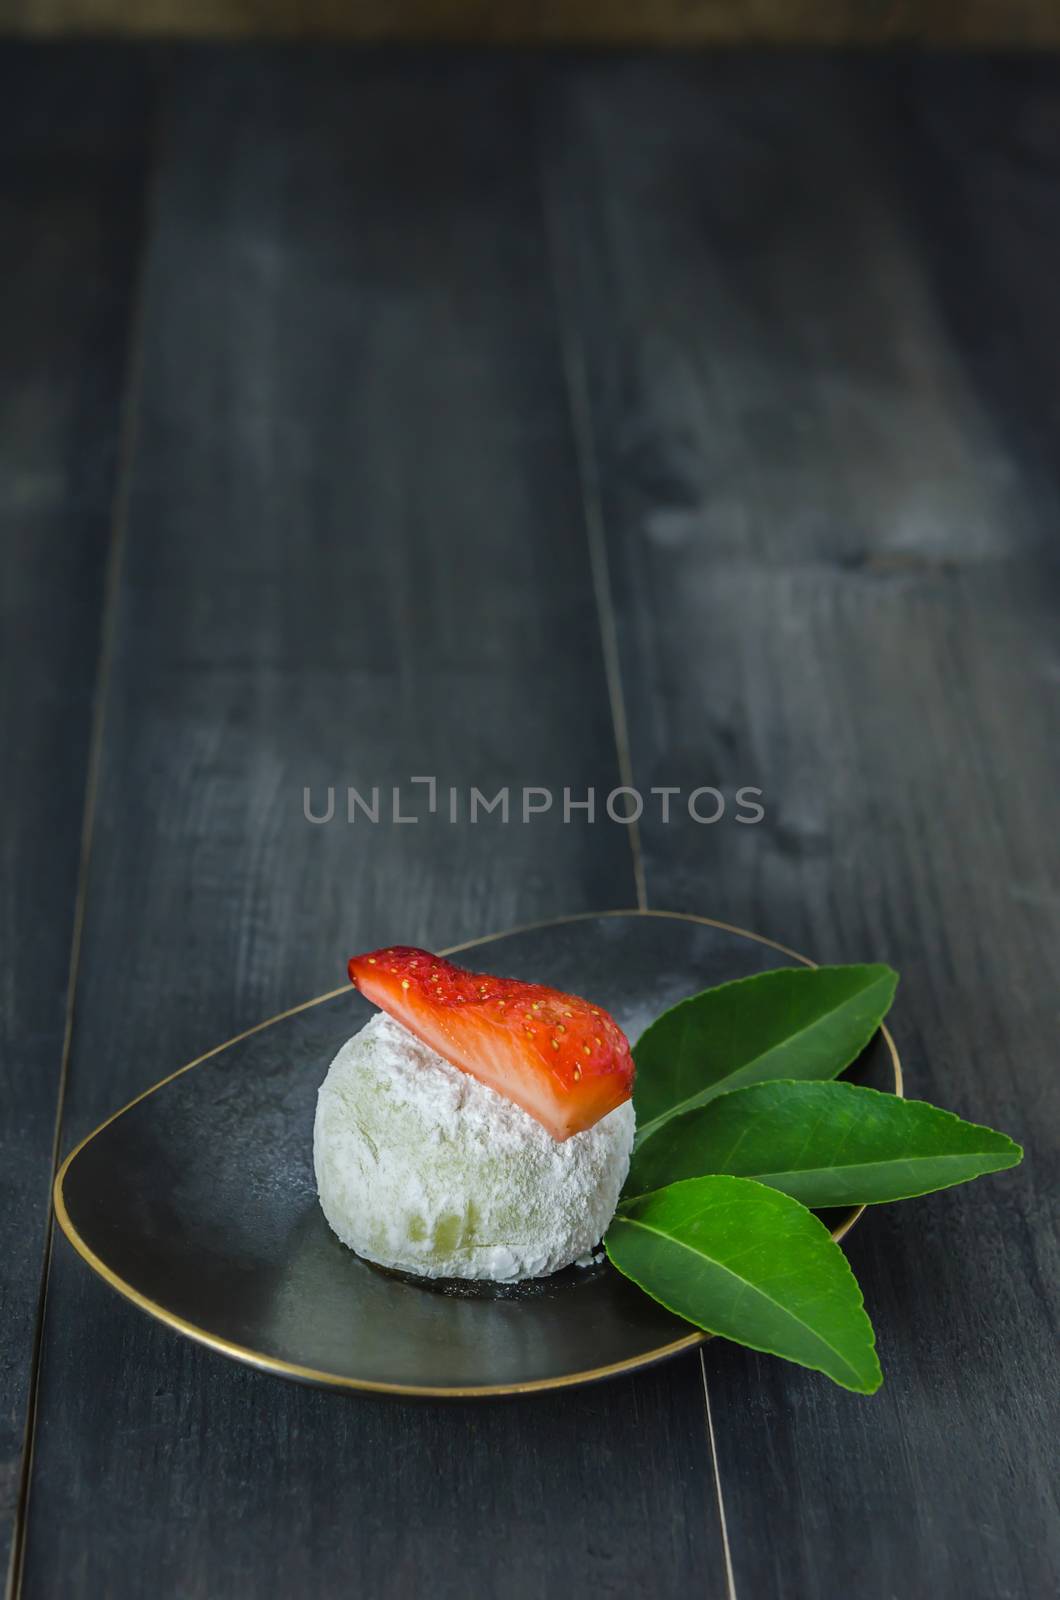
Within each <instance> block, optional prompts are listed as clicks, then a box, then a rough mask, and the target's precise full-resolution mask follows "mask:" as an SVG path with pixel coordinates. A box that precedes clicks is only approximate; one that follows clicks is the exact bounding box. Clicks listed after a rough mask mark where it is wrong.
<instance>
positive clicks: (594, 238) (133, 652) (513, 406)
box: [0, 45, 1060, 1600]
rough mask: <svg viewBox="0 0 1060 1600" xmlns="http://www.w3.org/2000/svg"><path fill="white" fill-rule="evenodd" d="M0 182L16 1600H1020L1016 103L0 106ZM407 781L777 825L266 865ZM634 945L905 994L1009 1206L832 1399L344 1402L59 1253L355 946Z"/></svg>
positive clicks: (672, 59)
mask: <svg viewBox="0 0 1060 1600" xmlns="http://www.w3.org/2000/svg"><path fill="white" fill-rule="evenodd" d="M0 133H2V137H0V168H2V174H3V183H2V200H0V252H2V254H0V259H2V262H3V294H2V296H0V526H2V530H3V557H2V563H3V564H2V572H3V579H4V586H3V599H2V616H3V623H4V640H5V650H6V671H5V674H4V681H3V699H2V705H0V713H2V728H3V750H4V762H5V769H4V780H5V781H4V782H3V784H2V785H0V810H2V821H3V840H4V844H3V855H2V858H0V885H2V890H3V902H2V904H3V920H2V922H0V933H2V940H3V949H2V968H0V971H2V984H3V991H2V992H3V1005H2V1024H0V1026H2V1063H0V1070H2V1074H3V1080H2V1082H3V1094H4V1103H5V1117H4V1121H3V1131H2V1136H0V1138H2V1144H0V1156H2V1173H3V1178H2V1185H3V1195H4V1206H3V1210H2V1213H0V1227H2V1229H3V1235H2V1249H0V1275H2V1290H3V1296H4V1321H3V1327H2V1333H0V1341H2V1342H0V1363H2V1385H3V1387H2V1408H0V1473H2V1479H0V1482H2V1485H3V1498H2V1522H0V1532H2V1537H3V1543H4V1553H5V1554H7V1553H8V1552H9V1553H10V1558H11V1571H12V1593H13V1594H15V1595H18V1594H21V1595H24V1596H25V1597H26V1600H40V1597H45V1596H48V1597H51V1596H63V1597H75V1596H76V1597H82V1596H83V1597H90V1600H97V1597H99V1596H104V1595H106V1596H114V1597H120V1600H125V1597H129V1600H140V1597H142V1596H144V1595H148V1594H150V1595H152V1596H156V1595H157V1596H165V1597H170V1596H181V1597H184V1596H187V1597H200V1596H201V1597H208V1600H219V1597H224V1600H232V1597H243V1596H259V1595H260V1596H264V1595H317V1596H333V1595H335V1596H337V1595H345V1594H347V1593H348V1594H355V1595H365V1596H370V1597H372V1600H374V1597H377V1596H392V1595H406V1594H407V1595H427V1596H431V1597H436V1596H437V1597H449V1596H452V1597H454V1600H456V1597H464V1596H468V1595H474V1596H479V1595H482V1596H487V1595H501V1594H503V1595H505V1596H512V1597H531V1596H534V1597H536V1596H551V1595H555V1594H560V1595H563V1594H571V1595H597V1594H605V1595H623V1596H625V1595H629V1596H633V1595H651V1596H659V1597H669V1596H674V1597H678V1596H680V1597H684V1596H687V1595H704V1596H708V1597H722V1596H727V1595H729V1596H731V1595H733V1594H736V1595H739V1596H740V1597H741V1600H746V1597H752V1596H753V1597H756V1600H757V1597H765V1600H770V1597H773V1596H785V1597H792V1600H796V1597H797V1600H818V1597H820V1600H826V1597H827V1600H836V1597H842V1600H846V1597H851V1596H858V1597H871V1600H889V1597H891V1596H903V1597H906V1596H924V1597H931V1600H938V1597H950V1596H952V1597H955V1600H956V1597H960V1600H1001V1597H1005V1596H1020V1597H1023V1596H1030V1597H1035V1600H1037V1597H1039V1596H1045V1595H1046V1594H1052V1593H1054V1592H1055V1590H1056V1585H1057V1581H1058V1578H1060V1550H1058V1543H1060V1541H1058V1521H1057V1508H1056V1484H1057V1478H1058V1474H1057V1462H1056V1458H1055V1446H1056V1441H1057V1438H1058V1437H1060V1419H1058V1416H1057V1410H1056V1398H1057V1349H1056V1299H1057V1268H1058V1264H1060V1252H1058V1248H1057V1241H1056V1236H1055V1231H1054V1223H1055V1211H1053V1210H1052V1209H1051V1197H1050V1190H1051V1183H1052V1180H1054V1179H1055V1174H1056V1169H1055V1144H1054V1136H1055V1133H1056V1128H1057V1122H1058V1098H1060V1097H1058V1089H1057V1083H1058V1076H1057V1065H1056V1033H1057V1027H1056V1025H1057V1012H1058V988H1057V976H1058V972H1057V969H1058V959H1057V933H1058V926H1060V882H1058V870H1057V869H1058V856H1057V848H1056V823H1057V807H1056V795H1057V785H1058V782H1060V747H1058V739H1057V732H1058V728H1057V719H1056V700H1057V691H1058V684H1060V648H1058V646H1060V637H1058V630H1057V601H1058V590H1060V582H1058V576H1060V574H1058V563H1057V550H1058V545H1057V535H1058V531H1060V453H1058V446H1060V63H1057V62H1056V61H1054V60H1044V59H1043V60H1040V61H1033V60H1030V59H1027V60H987V59H965V60H960V59H945V58H916V57H907V58H869V57H861V58H842V57H813V56H804V55H800V56H794V57H784V56H783V55H768V56H767V55H759V56H755V55H739V54H736V55H722V56H718V57H715V58H709V57H703V58H696V57H683V58H682V57H676V56H645V57H638V58H630V57H623V56H612V57H608V56H601V57H596V58H593V57H562V58H561V57H553V58H546V57H535V56H532V55H496V56H491V55H489V54H486V53H483V54H460V53H456V54H454V53H444V52H439V53H433V54H431V53H419V54H415V53H413V54H402V53H400V52H382V53H373V52H371V51H354V50H351V51H345V50H341V49H337V48H335V49H328V48H320V49H313V50H300V49H298V50H296V49H282V48H268V49H265V48H261V49H258V48H243V49H226V48H215V49H207V48H201V49H200V48H181V49H165V48H159V49H154V48H150V47H143V48H124V47H119V46H73V47H63V48H52V47H28V46H15V45H7V46H4V47H3V49H2V51H0ZM416 773H421V774H422V773H435V774H437V775H438V776H439V779H440V781H441V782H443V783H446V784H454V785H458V786H460V787H461V788H463V789H464V790H466V788H467V786H468V785H470V784H476V785H479V786H482V787H483V788H484V789H485V790H486V792H487V793H492V792H493V791H494V790H495V789H496V788H497V787H498V786H499V785H501V784H504V783H510V784H513V785H521V784H524V783H532V784H541V785H553V786H556V787H560V786H562V785H568V786H570V787H572V788H573V789H575V790H578V791H583V790H584V789H585V788H586V787H587V786H588V785H590V784H594V785H596V786H597V787H598V788H599V789H601V790H603V791H606V790H607V789H610V788H611V787H613V786H614V785H615V784H617V783H619V782H621V781H623V780H625V781H627V782H629V781H632V782H635V783H636V784H637V785H638V786H639V787H641V788H642V789H644V790H647V789H648V788H649V787H650V786H651V785H663V784H671V785H682V786H684V788H685V789H686V791H687V790H688V789H689V788H693V787H695V786H696V785H697V784H715V785H718V786H719V787H721V788H723V789H725V790H727V791H728V792H730V793H731V791H732V790H733V789H734V788H735V787H736V786H738V785H739V784H748V785H757V786H759V787H761V788H762V789H763V791H764V797H765V799H764V803H765V806H766V813H767V814H766V818H765V821H764V822H763V823H762V824H760V825H759V826H757V827H738V826H733V825H732V824H731V823H730V822H728V821H725V822H723V823H721V824H718V825H716V826H714V827H704V826H697V825H696V824H695V823H693V822H691V821H689V819H688V818H687V816H686V817H684V818H683V819H681V818H680V817H679V816H678V815H677V814H675V817H674V819H673V820H672V821H671V822H670V823H669V824H668V825H663V824H662V823H661V822H660V821H659V819H658V812H657V810H654V811H650V812H648V813H646V815H645V818H644V819H643V821H642V823H641V826H640V829H639V838H634V839H631V838H630V836H629V833H628V831H627V830H626V829H623V828H621V827H618V826H615V825H613V824H603V825H601V824H597V825H595V826H592V827H590V826H588V825H587V824H584V823H577V822H576V823H571V824H568V825H564V824H563V822H562V819H561V818H560V817H558V816H556V815H552V816H550V817H546V818H541V819H539V820H537V821H535V822H534V823H533V824H532V825H527V826H509V827H507V828H504V827H502V826H480V827H477V828H471V827H469V826H463V827H460V826H457V827H454V826H451V825H450V824H448V822H447V821H446V819H445V817H444V815H440V816H438V817H436V818H434V819H427V820H426V821H425V822H423V823H421V824H419V825H416V826H382V825H380V826H379V827H377V828H375V829H367V828H365V827H364V826H357V825H355V826H353V827H350V826H347V825H345V824H342V823H335V824H334V825H329V826H322V827H313V826H311V825H309V824H307V822H306V821H305V820H304V818H303V815H302V800H303V789H304V787H305V786H306V785H314V786H317V789H318V792H320V790H321V788H322V786H324V785H327V784H329V783H335V784H339V785H344V784H347V783H353V784H357V785H359V786H361V787H362V788H366V787H368V786H370V785H372V784H373V783H380V784H384V785H385V784H389V783H395V782H400V781H401V780H407V779H408V777H409V776H410V775H412V774H416ZM631 843H632V844H633V845H634V846H635V849H634V850H632V851H631V848H630V846H631ZM638 898H640V899H641V901H642V902H644V903H646V904H648V905H650V906H652V907H663V908H668V909H674V910H687V911H697V912H702V913H705V914H707V915H711V916H716V917H721V918H725V919H728V920H731V921H734V922H736V923H739V924H741V925H743V926H746V927H751V928H754V929H756V930H758V931H760V932H763V933H766V934H769V935H771V936H773V937H774V938H778V939H781V940H783V941H785V942H787V943H788V944H791V945H793V946H795V947H796V948H798V949H802V950H805V951H808V952H809V953H811V954H813V955H815V956H816V957H818V958H821V959H828V960H855V959H862V960H873V959H886V960H889V961H892V962H893V963H894V964H895V965H897V966H898V967H899V968H901V970H902V973H903V984H902V988H901V992H900V998H899V1003H898V1006H897V1009H896V1012H895V1019H894V1025H895V1033H896V1036H897V1039H898V1043H899V1046H900V1048H901V1050H902V1052H903V1055H904V1058H905V1064H906V1071H907V1077H908V1090H909V1092H910V1093H911V1094H912V1095H923V1096H924V1097H926V1098H930V1099H935V1100H937V1101H939V1102H941V1103H942V1104H945V1105H948V1106H952V1107H953V1108H954V1109H955V1110H957V1111H960V1112H962V1113H963V1114H965V1115H967V1116H971V1117H973V1118H976V1119H980V1120H986V1121H989V1122H992V1123H995V1124H996V1125H998V1126H1000V1127H1003V1128H1005V1129H1006V1130H1007V1131H1009V1132H1010V1133H1012V1134H1013V1135H1015V1136H1016V1137H1017V1138H1019V1139H1021V1140H1023V1141H1024V1142H1025V1143H1026V1145H1027V1150H1028V1159H1027V1162H1026V1164H1025V1166H1024V1167H1023V1169H1022V1170H1021V1171H1020V1172H1018V1173H1015V1174H1008V1175H1006V1176H1003V1177H1001V1178H997V1179H991V1180H989V1181H986V1182H984V1183H982V1184H980V1185H978V1186H973V1187H971V1188H968V1189H962V1190H957V1191H954V1192H951V1193H949V1194H944V1195H940V1196H936V1197H934V1198H932V1199H929V1200H924V1201H920V1202H910V1203H908V1204H906V1205H904V1206H901V1207H895V1208H891V1209H889V1210H884V1211H881V1212H879V1213H878V1214H874V1215H871V1216H870V1217H869V1218H867V1219H866V1221H865V1222H864V1223H863V1224H862V1225H861V1227H860V1228H858V1229H857V1230H856V1231H855V1233H854V1234H853V1235H852V1236H851V1239H850V1242H849V1249H850V1255H851V1258H852V1260H853V1262H854V1265H855V1267H856V1270H857V1271H858V1273H859V1275H860V1277H861V1280H862V1282H863V1284H864V1287H865V1291H866V1296H867V1300H868V1303H869V1305H870V1308H871V1310H872V1312H873V1314H874V1317H875V1320H876V1324H877V1328H878V1333H879V1340H880V1347H881V1353H882V1359H883V1364H884V1368H885V1371H886V1375H887V1382H886V1384H885V1387H884V1388H883V1390H882V1391H881V1392H880V1394H879V1395H878V1396H877V1397H876V1398H874V1399H872V1400H863V1399H858V1398H855V1397H854V1396H852V1395H849V1394H847V1393H844V1392H841V1391H840V1390H838V1389H835V1388H833V1387H831V1386H830V1385H829V1384H828V1383H827V1382H826V1381H825V1380H823V1379H821V1378H819V1377H816V1376H813V1375H811V1374H809V1373H805V1372H803V1371H801V1370H798V1369H795V1368H792V1367H788V1366H784V1365H781V1364H780V1363H777V1362H774V1361H771V1360H769V1359H767V1358H761V1359H759V1358H756V1357H755V1356H753V1355H751V1354H749V1353H747V1352H744V1351H741V1350H738V1349H735V1348H732V1347H727V1346H725V1345H722V1344H720V1343H715V1344H713V1345H711V1346H710V1347H709V1349H708V1350H707V1352H706V1358H705V1360H704V1361H703V1362H701V1361H700V1358H699V1357H698V1356H693V1357H689V1358H686V1359H683V1360H680V1361H676V1362H674V1363H672V1364H671V1365H669V1366H666V1367H664V1368H661V1369H658V1370H655V1371H652V1372H649V1373H647V1374H645V1375H644V1376H642V1377H638V1378H634V1379H630V1380H623V1381H618V1382H614V1383H611V1384H609V1385H606V1386H602V1387H598V1388H592V1389H586V1390H583V1391H578V1392H571V1393H565V1394H563V1395H561V1396H559V1397H557V1398H549V1397H543V1398H541V1397H538V1398H535V1399H533V1400H527V1401H525V1402H511V1403H507V1404H480V1405H473V1406H472V1405H467V1406H440V1405H405V1404H398V1403H384V1402H378V1401H370V1400H361V1399H351V1398H342V1397H338V1396H334V1395H331V1394H327V1393H322V1392H318V1391H313V1390H309V1389H302V1388H298V1387H295V1386H293V1385H288V1384H285V1383H282V1382H280V1381H278V1380H275V1379H272V1378H269V1377H266V1376H263V1375H260V1374H256V1373H254V1372H252V1371H248V1370H244V1369H241V1368H239V1367H237V1366H235V1365H231V1364H229V1363H227V1362H225V1361H223V1360H221V1359H219V1358H217V1357H215V1356H213V1355H211V1354H208V1353H207V1352H205V1351H204V1350H202V1349H199V1348H196V1347H194V1346H192V1345H190V1344H188V1343H186V1342H184V1341H183V1340H181V1339H180V1338H179V1337H177V1336H176V1335H174V1334H173V1333H171V1332H169V1331H168V1330H166V1329H163V1328H162V1327H160V1326H157V1325H155V1324H153V1323H151V1322H150V1321H148V1320H147V1319H146V1318H145V1317H143V1316H141V1315H140V1314H139V1313H138V1312H137V1311H136V1310H134V1309H133V1308H131V1307H130V1306H128V1305H126V1304H124V1303H123V1302H122V1301H120V1300H119V1299H118V1298H117V1297H116V1296H115V1295H114V1294H112V1293H111V1292H110V1291H109V1290H108V1289H107V1288H106V1287H105V1286H104V1285H103V1284H102V1283H101V1282H100V1281H99V1280H97V1279H96V1278H95V1277H94V1276H92V1275H91V1274H90V1273H89V1272H88V1271H87V1270H86V1269H85V1268H84V1266H83V1265H82V1263H81V1262H80V1261H78V1260H77V1259H76V1257H75V1256H74V1254H73V1252H72V1251H71V1250H70V1249H69V1248H68V1246H67V1245H66V1244H65V1241H61V1240H58V1241H56V1240H54V1239H52V1237H51V1234H50V1231H49V1223H48V1216H49V1188H50V1180H51V1174H52V1171H53V1167H54V1163H55V1158H56V1155H57V1154H61V1153H62V1152H64V1151H65V1150H66V1149H68V1148H69V1147H70V1146H71V1145H72V1144H73V1143H74V1142H75V1141H76V1140H77V1139H79V1138H80V1137H81V1136H82V1135H83V1134H84V1133H85V1132H87V1131H88V1130H89V1129H90V1128H91V1127H92V1126H93V1125H94V1124H95V1123H97V1122H98V1121H99V1120H100V1119H101V1118H102V1117H103V1116H104V1115H106V1114H107V1113H108V1112H110V1111H111V1110H112V1109H114V1108H115V1107H116V1106H118V1105H120V1104H122V1103H123V1102H124V1101H126V1100H127V1099H129V1098H130V1097H131V1096H132V1095H133V1094H134V1093H135V1092H136V1091H138V1090H139V1089H141V1088H143V1087H145V1086H147V1085H148V1084H150V1083H152V1082H154V1081H155V1080H156V1079H158V1078H159V1077H161V1076H162V1075H163V1074H164V1073H166V1072H167V1071H169V1070H171V1069H172V1068H174V1067H175V1066H177V1065H179V1064H180V1063H181V1062H182V1061H184V1060H187V1059H189V1058H190V1057H192V1056H193V1055H195V1054H197V1053H199V1052H200V1051H201V1050H203V1049H204V1048H206V1047H208V1046H210V1045H212V1044H214V1043H216V1042H218V1041H220V1040H221V1039H224V1038H226V1037H228V1036H230V1035H232V1034H234V1033H236V1032H237V1031H239V1030H240V1029H241V1028H243V1027H245V1026H247V1025H249V1024H251V1023H253V1022H256V1021H258V1020H259V1019H260V1018H262V1017H264V1016H267V1015H269V1014H270V1013H274V1012H276V1011H278V1010H280V1009H282V1008H284V1007H286V1006H288V1005H290V1004H292V1003H295V1002H297V1001H299V1000H301V999H303V998H305V997H307V996H309V995H312V994H315V993H319V992H320V991H321V990H323V989H326V988H329V987H331V986H333V985H334V984H335V983H336V982H338V981H340V976H341V961H342V958H343V956H344V955H345V954H346V953H347V952H348V951H350V950H352V949H355V948H357V947H363V946H364V945H365V944H369V943H382V942H384V941H390V940H399V939H400V940H405V941H415V942H422V943H426V944H433V945H436V946H440V945H445V944H448V943H452V942H455V941H456V940H459V939H461V938H465V937H470V936H473V935H475V934H479V933H482V932H486V931H490V930H494V929H499V928H504V927H506V926H511V925H512V924H515V923H519V922H524V921H527V920H530V919H533V918H538V917H548V916H551V915H555V914H560V913H564V912H574V911H579V910H583V909H590V908H604V907H618V906H624V905H629V904H632V903H636V902H637V900H638ZM57 1113H58V1121H57ZM1053 1194H1054V1197H1055V1191H1053Z"/></svg>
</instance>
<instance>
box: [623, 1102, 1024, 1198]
mask: <svg viewBox="0 0 1060 1600" xmlns="http://www.w3.org/2000/svg"><path fill="white" fill-rule="evenodd" d="M1022 1154H1023V1152H1022V1150H1021V1149H1020V1147H1019V1145H1018V1144H1014V1143H1013V1141H1012V1140H1011V1139H1009V1138H1008V1137H1007V1136H1006V1135H1005V1134H1003V1133H995V1132H994V1130H993V1129H992V1128H980V1127H978V1126H976V1124H975V1123H973V1122H962V1121H961V1119H960V1117H955V1116H954V1115H953V1113H952V1112H950V1111H940V1110H939V1109H938V1107H937V1106H929V1105H927V1104H925V1102H924V1101H922V1100H899V1099H898V1097H897V1096H896V1095H893V1094H881V1093H880V1092H879V1091H878V1090H877V1089H865V1088H861V1087H859V1086H858V1085H857V1084H853V1083H784V1082H779V1083H759V1084H754V1085H753V1086H752V1087H751V1088H748V1089H734V1090H733V1091H732V1093H731V1094H723V1095H720V1096H719V1097H718V1098H717V1099H716V1100H712V1101H711V1102H710V1104H709V1105H706V1106H701V1107H700V1108H698V1109H697V1110H695V1111H688V1112H686V1113H685V1114H684V1115H683V1116H679V1117H674V1118H673V1119H672V1120H671V1121H670V1122H668V1123H666V1124H665V1126H664V1127H663V1128H662V1129H660V1131H659V1132H658V1133H656V1134H655V1135H654V1137H653V1138H651V1139H648V1140H647V1142H646V1143H645V1144H643V1145H641V1146H640V1148H639V1149H638V1150H636V1151H635V1152H634V1156H633V1161H632V1164H631V1166H630V1172H629V1177H628V1179H627V1180H626V1187H625V1191H624V1192H625V1193H626V1194H645V1193H647V1192H648V1191H649V1190H651V1189H658V1188H660V1187H661V1186H662V1185H663V1184H665V1183H673V1182H674V1181H675V1180H678V1179H682V1178H697V1177H700V1176H701V1175H702V1174H704V1173H716V1172H724V1173H731V1174H733V1175H734V1176H736V1177H740V1178H754V1179H756V1180H757V1181H758V1182H759V1183H766V1184H769V1186H770V1187H771V1188H773V1189H782V1190H783V1191H784V1193H785V1194H790V1195H792V1196H793V1197H794V1199H796V1200H801V1201H802V1203H803V1205H804V1206H847V1205H878V1204H879V1203H880V1202H882V1201H885V1200H907V1199H909V1198H910V1197H911V1196H912V1195H918V1194H929V1193H930V1192H931V1190H933V1189H946V1188H949V1187H950V1185H951V1184H955V1183H966V1182H967V1181H968V1179H969V1178H978V1177H981V1176H982V1174H983V1173H986V1172H999V1171H1001V1170H1002V1168H1004V1167H1014V1166H1015V1165H1016V1163H1017V1162H1018V1161H1019V1160H1020V1158H1021V1156H1022Z"/></svg>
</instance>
